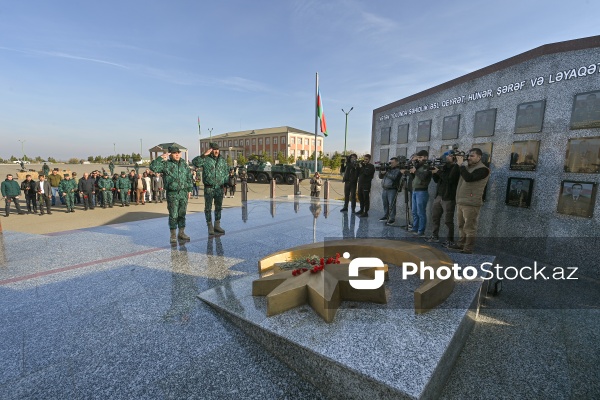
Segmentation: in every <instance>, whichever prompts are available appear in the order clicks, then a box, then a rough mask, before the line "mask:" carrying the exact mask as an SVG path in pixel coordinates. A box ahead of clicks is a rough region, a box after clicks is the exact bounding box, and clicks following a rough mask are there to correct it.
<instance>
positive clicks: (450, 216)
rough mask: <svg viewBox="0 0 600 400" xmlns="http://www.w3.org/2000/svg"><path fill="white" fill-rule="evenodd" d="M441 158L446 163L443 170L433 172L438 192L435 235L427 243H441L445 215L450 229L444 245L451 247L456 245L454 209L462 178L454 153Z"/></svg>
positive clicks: (435, 208) (449, 152)
mask: <svg viewBox="0 0 600 400" xmlns="http://www.w3.org/2000/svg"><path fill="white" fill-rule="evenodd" d="M441 158H442V161H444V162H445V164H444V165H443V166H442V168H441V169H438V168H434V169H433V170H432V171H431V172H432V173H433V181H434V182H435V183H437V191H436V194H435V200H434V201H433V207H432V209H431V219H432V220H433V233H432V235H431V237H430V238H429V239H428V240H427V241H428V242H435V243H437V242H439V241H440V238H439V232H440V221H441V219H442V214H444V224H446V227H447V228H448V240H447V241H446V242H445V243H444V245H445V246H449V245H451V244H453V243H454V208H455V207H456V186H457V185H458V179H459V178H460V170H459V168H458V165H457V164H456V157H455V156H454V151H452V150H449V151H447V152H445V153H444V154H443V155H442V157H441Z"/></svg>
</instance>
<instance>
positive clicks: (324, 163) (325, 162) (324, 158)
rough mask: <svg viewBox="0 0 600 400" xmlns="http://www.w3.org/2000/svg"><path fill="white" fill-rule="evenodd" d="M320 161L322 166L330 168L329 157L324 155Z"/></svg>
mask: <svg viewBox="0 0 600 400" xmlns="http://www.w3.org/2000/svg"><path fill="white" fill-rule="evenodd" d="M321 161H323V167H327V168H331V158H329V157H327V156H325V155H324V156H323V157H321Z"/></svg>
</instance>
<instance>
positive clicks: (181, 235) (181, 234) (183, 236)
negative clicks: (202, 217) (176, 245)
mask: <svg viewBox="0 0 600 400" xmlns="http://www.w3.org/2000/svg"><path fill="white" fill-rule="evenodd" d="M177 237H178V238H179V239H180V240H185V241H188V242H189V240H190V237H189V236H188V235H186V234H185V228H179V235H178V236H177Z"/></svg>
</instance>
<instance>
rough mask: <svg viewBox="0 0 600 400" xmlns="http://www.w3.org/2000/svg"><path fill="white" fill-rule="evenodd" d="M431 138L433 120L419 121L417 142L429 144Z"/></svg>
mask: <svg viewBox="0 0 600 400" xmlns="http://www.w3.org/2000/svg"><path fill="white" fill-rule="evenodd" d="M430 138H431V120H430V119H428V120H426V121H419V124H418V129H417V142H429V139H430Z"/></svg>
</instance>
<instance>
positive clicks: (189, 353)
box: [0, 198, 600, 399]
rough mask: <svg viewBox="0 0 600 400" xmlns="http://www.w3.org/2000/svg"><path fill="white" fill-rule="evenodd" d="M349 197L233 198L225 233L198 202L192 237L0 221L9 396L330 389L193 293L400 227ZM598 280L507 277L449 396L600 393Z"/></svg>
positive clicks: (0, 356) (0, 353) (161, 225)
mask: <svg viewBox="0 0 600 400" xmlns="http://www.w3.org/2000/svg"><path fill="white" fill-rule="evenodd" d="M146 207H147V206H146ZM340 208H341V204H340V202H337V201H331V202H329V203H327V202H324V201H322V202H320V203H319V205H317V204H311V203H310V200H309V199H306V198H302V199H299V200H298V201H296V202H294V201H293V200H292V199H288V198H281V199H277V200H276V201H269V200H255V201H250V202H248V204H247V206H246V207H236V208H229V209H226V210H224V212H223V221H222V222H223V223H222V225H223V227H224V228H225V229H226V230H227V233H226V234H225V235H224V236H221V237H216V238H215V237H207V234H206V226H205V223H204V216H203V214H202V213H196V214H192V215H190V216H189V218H188V227H187V229H186V232H187V233H188V234H189V235H190V236H191V237H192V241H191V242H190V243H188V244H186V245H183V244H178V245H177V246H173V247H171V246H170V245H169V243H168V229H167V226H166V218H157V219H147V220H141V221H134V222H126V223H121V224H111V225H101V226H95V227H90V228H84V229H75V230H73V229H70V230H65V231H58V232H54V233H50V234H44V235H40V234H31V233H23V232H16V231H13V230H10V229H7V228H6V226H5V228H4V233H3V234H2V235H0V310H2V311H1V312H0V338H2V340H1V341H0V360H2V362H1V363H0V399H29V398H35V399H54V398H56V399H88V398H102V399H107V398H111V399H114V398H118V399H121V398H122V399H134V398H135V399H138V398H151V399H163V398H174V399H175V398H177V399H179V398H198V399H205V398H215V399H217V398H221V399H222V398H231V399H238V398H259V399H262V398H265V399H273V398H290V399H299V398H306V399H314V398H321V397H322V395H321V393H320V392H319V391H318V390H317V389H316V388H314V387H312V386H311V385H310V384H308V383H307V382H305V381H303V380H302V379H301V378H300V377H299V375H298V374H297V373H296V372H294V371H291V370H290V369H289V368H288V367H287V366H286V365H285V364H283V363H282V362H280V361H279V360H277V359H276V358H274V357H273V356H271V355H270V354H268V353H265V352H264V351H263V350H262V349H261V348H260V347H259V346H258V345H257V344H256V343H255V342H253V341H252V340H250V339H249V338H247V337H246V336H245V335H244V334H242V333H240V331H239V330H238V329H237V328H235V327H234V326H233V325H231V324H230V323H229V322H228V321H227V320H225V319H223V318H222V317H221V316H220V315H218V314H217V313H215V312H214V311H213V310H212V309H210V308H209V307H208V306H206V305H205V304H204V303H202V302H200V301H199V300H198V299H197V298H196V295H197V294H198V293H200V292H202V291H204V290H206V289H209V288H212V287H215V286H219V285H224V286H223V288H224V289H223V290H224V291H223V295H224V296H227V287H228V286H227V283H228V282H231V281H232V280H234V279H238V278H239V277H242V276H246V275H248V274H255V273H256V270H257V264H256V263H257V260H258V259H259V258H261V257H263V256H264V255H267V254H269V253H271V252H273V251H275V250H277V249H280V248H285V247H290V246H294V245H298V244H302V243H309V242H312V241H322V240H324V239H325V238H328V237H355V236H356V237H388V238H403V237H404V233H403V232H402V231H401V229H400V228H397V227H386V226H384V225H382V224H381V223H379V222H378V221H377V216H376V215H372V216H371V217H370V218H368V219H359V218H355V217H354V216H348V215H347V214H345V213H340V212H339V209H340ZM98 211H102V210H98ZM94 212H96V211H94ZM76 215H77V214H76ZM10 218H13V217H12V216H11V217H10ZM22 218H29V217H27V216H23V217H22ZM39 218H42V217H39ZM5 220H6V219H5ZM409 240H416V239H409ZM498 257H499V259H500V260H502V261H503V262H506V263H511V264H512V265H518V263H520V262H525V261H527V260H521V259H516V258H514V257H513V258H511V257H509V256H507V255H503V254H500V255H498ZM598 289H599V284H598V282H597V281H595V280H593V279H585V278H583V279H581V280H580V281H578V282H577V286H569V287H565V286H561V285H560V284H558V283H554V284H544V283H531V282H520V283H519V282H513V283H507V284H505V287H504V290H503V292H502V294H501V295H500V296H499V297H497V298H491V299H488V300H487V302H486V304H485V306H484V308H482V312H481V314H480V319H479V321H478V323H477V325H476V328H475V330H474V331H473V333H472V334H471V337H470V339H469V341H468V342H467V344H466V346H465V348H464V350H463V352H462V353H461V356H460V357H459V360H458V362H457V364H456V366H455V368H454V370H453V372H452V376H451V378H450V380H449V381H448V382H447V385H446V389H445V391H444V395H443V397H444V398H447V399H465V398H486V399H488V398H507V399H509V398H511V399H512V398H539V399H548V398H577V399H582V398H583V399H585V398H589V399H592V398H599V397H600V386H599V382H598V379H597V373H598V365H599V362H600V352H599V343H600V337H599V330H598V326H600V323H599V322H600V312H599V310H598V305H599V304H600V302H599V301H598V300H599V299H598V296H599V294H600V290H598ZM575 294H576V296H575ZM563 297H568V298H569V299H570V300H568V301H566V302H565V301H561V302H560V304H561V306H560V307H554V304H557V303H556V302H555V300H556V299H559V298H560V299H561V300H563V299H562V298H563ZM539 299H546V300H547V301H546V302H543V303H541V304H540V303H539ZM381 356H382V357H385V354H382V355H381Z"/></svg>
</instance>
